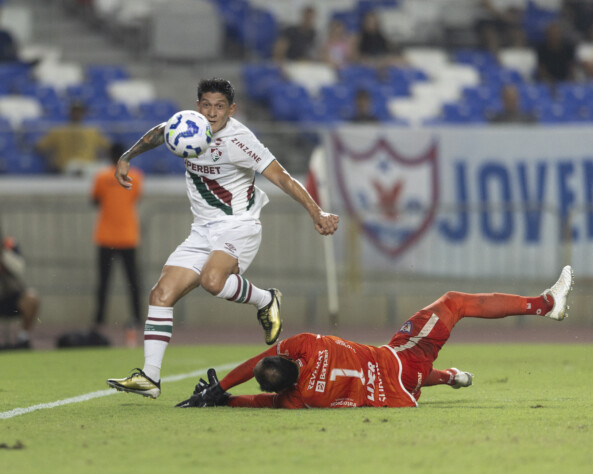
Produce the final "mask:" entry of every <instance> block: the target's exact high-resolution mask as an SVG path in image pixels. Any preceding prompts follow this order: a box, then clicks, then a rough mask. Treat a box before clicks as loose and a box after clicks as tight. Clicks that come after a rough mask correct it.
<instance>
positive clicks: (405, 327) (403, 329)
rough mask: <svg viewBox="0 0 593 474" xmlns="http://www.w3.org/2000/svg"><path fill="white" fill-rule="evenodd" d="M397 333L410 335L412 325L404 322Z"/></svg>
mask: <svg viewBox="0 0 593 474" xmlns="http://www.w3.org/2000/svg"><path fill="white" fill-rule="evenodd" d="M397 332H398V333H400V334H412V323H411V322H410V321H406V322H405V323H404V325H403V326H402V327H401V329H400V330H399V331H397Z"/></svg>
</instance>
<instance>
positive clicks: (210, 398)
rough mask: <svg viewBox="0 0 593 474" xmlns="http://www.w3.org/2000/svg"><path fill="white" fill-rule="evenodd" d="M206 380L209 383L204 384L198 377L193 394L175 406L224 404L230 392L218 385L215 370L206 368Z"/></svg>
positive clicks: (201, 406)
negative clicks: (198, 380)
mask: <svg viewBox="0 0 593 474" xmlns="http://www.w3.org/2000/svg"><path fill="white" fill-rule="evenodd" d="M208 380H209V381H210V383H209V384H206V382H205V381H204V380H202V379H200V382H199V383H198V385H196V389H195V390H194V393H193V395H192V396H191V397H190V398H189V399H187V400H184V401H183V402H181V403H178V404H177V405H176V406H177V407H180V408H190V407H197V408H204V407H214V406H225V405H226V404H227V403H228V400H229V398H230V396H231V394H230V393H227V392H225V391H224V390H223V389H222V387H221V386H220V382H219V381H218V376H217V375H216V370H214V369H208Z"/></svg>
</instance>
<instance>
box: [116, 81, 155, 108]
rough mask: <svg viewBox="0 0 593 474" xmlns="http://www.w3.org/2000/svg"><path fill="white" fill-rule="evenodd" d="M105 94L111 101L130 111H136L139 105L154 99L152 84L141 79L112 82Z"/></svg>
mask: <svg viewBox="0 0 593 474" xmlns="http://www.w3.org/2000/svg"><path fill="white" fill-rule="evenodd" d="M107 92H108V94H109V97H111V99H112V100H114V101H116V102H121V103H123V104H125V105H126V106H127V107H128V108H129V109H131V110H136V109H137V108H138V106H139V105H140V104H141V103H144V102H150V101H152V100H154V99H155V98H156V93H155V89H154V85H153V84H152V82H150V81H147V80H142V79H122V80H116V81H112V82H111V83H109V84H108V85H107Z"/></svg>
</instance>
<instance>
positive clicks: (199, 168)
mask: <svg viewBox="0 0 593 474" xmlns="http://www.w3.org/2000/svg"><path fill="white" fill-rule="evenodd" d="M185 167H186V168H187V169H188V170H191V171H195V172H196V173H203V174H220V166H209V165H198V164H196V163H192V162H191V161H189V160H185Z"/></svg>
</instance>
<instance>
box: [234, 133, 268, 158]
mask: <svg viewBox="0 0 593 474" xmlns="http://www.w3.org/2000/svg"><path fill="white" fill-rule="evenodd" d="M231 143H233V144H235V145H237V148H239V149H240V150H241V151H243V152H244V153H245V154H246V155H247V156H250V157H251V158H253V161H255V162H256V163H259V162H260V161H261V156H259V155H258V154H257V153H255V152H254V151H253V150H252V149H251V148H249V147H248V146H247V145H245V144H244V143H242V142H240V141H239V140H238V139H237V138H233V139H232V140H231Z"/></svg>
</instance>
